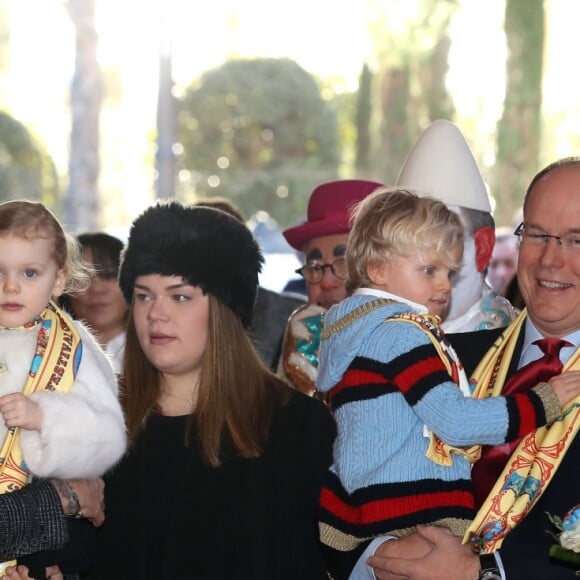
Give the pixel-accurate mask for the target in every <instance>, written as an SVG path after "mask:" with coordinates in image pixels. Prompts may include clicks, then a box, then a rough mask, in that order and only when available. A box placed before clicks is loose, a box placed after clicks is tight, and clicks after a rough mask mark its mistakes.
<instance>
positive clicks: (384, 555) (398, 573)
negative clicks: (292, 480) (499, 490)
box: [337, 158, 580, 580]
mask: <svg viewBox="0 0 580 580" xmlns="http://www.w3.org/2000/svg"><path fill="white" fill-rule="evenodd" d="M523 215H524V221H523V223H522V225H521V226H520V227H519V228H518V230H517V233H518V236H519V237H520V247H519V262H518V282H519V285H520V288H521V291H522V296H523V299H524V301H525V303H526V305H527V318H526V320H525V321H524V322H523V324H522V327H521V331H520V332H519V335H518V336H517V342H516V347H515V350H514V353H513V355H512V358H511V361H510V366H509V367H508V369H509V370H508V374H507V377H508V378H509V377H510V376H511V375H513V373H514V372H515V370H516V369H518V368H521V367H522V366H523V365H525V364H527V363H529V362H530V361H533V360H535V359H538V358H540V357H541V356H542V352H541V351H540V348H538V346H537V345H536V344H534V341H535V340H536V339H540V338H542V337H555V338H561V339H565V340H566V341H568V343H570V345H569V346H566V347H565V348H562V350H561V351H560V355H559V356H560V359H561V361H562V362H563V363H566V362H567V361H568V360H569V359H570V358H571V357H572V355H574V353H575V351H576V350H577V349H578V347H579V346H580V158H567V159H563V160H560V161H558V162H556V163H554V164H551V165H549V166H548V167H546V168H545V169H543V170H542V171H540V172H539V173H538V174H537V175H536V176H535V177H534V179H533V180H532V182H531V184H530V186H529V188H528V190H527V192H526V196H525V199H524V208H523ZM501 332H502V330H501V329H498V330H490V331H479V332H474V333H463V334H461V335H457V337H456V338H457V339H458V340H455V341H454V340H453V338H454V337H453V335H449V338H450V339H451V341H452V343H453V345H454V347H455V348H456V350H457V352H458V354H459V356H460V358H461V359H462V361H463V363H464V366H465V368H466V371H467V372H468V374H470V373H471V372H472V371H473V369H474V368H475V366H476V365H477V362H478V361H479V360H480V359H481V358H482V356H483V355H484V354H485V353H486V352H487V350H488V349H489V347H490V346H491V345H492V344H493V342H494V340H495V339H496V338H497V337H498V336H499V335H500V334H501ZM579 404H580V403H579ZM575 412H576V413H577V409H576V411H575ZM571 439H572V443H571V445H570V446H569V447H568V450H567V452H566V454H565V456H564V457H563V459H562V462H561V464H560V466H559V468H558V469H557V471H556V472H555V475H554V476H553V477H552V479H551V481H550V483H549V485H548V487H547V489H546V491H545V492H544V494H543V495H542V496H541V497H540V499H539V500H538V502H537V504H536V505H535V506H534V507H533V509H532V510H531V512H530V513H529V514H528V515H527V516H526V517H525V518H524V519H523V520H522V521H521V523H520V524H519V525H517V526H516V527H515V528H514V529H513V530H512V531H511V532H510V533H509V534H508V535H507V537H506V539H505V541H504V542H503V545H502V546H501V549H500V550H498V551H497V552H495V553H494V554H492V555H491V557H490V556H488V557H484V558H480V557H479V556H478V555H476V554H474V553H473V551H472V549H471V547H470V546H467V545H461V544H460V541H459V540H458V539H457V538H454V537H453V536H451V535H450V534H449V533H448V532H447V531H446V530H443V529H441V528H429V527H427V528H424V529H421V530H420V531H419V533H416V534H414V535H412V536H409V537H408V538H405V539H402V540H396V541H387V542H384V543H382V544H380V545H379V546H378V547H376V546H372V545H371V546H368V547H367V550H366V551H365V553H364V554H363V555H362V556H361V557H360V559H359V561H358V564H357V567H356V568H355V574H356V575H353V576H352V578H357V579H358V578H364V577H365V573H367V574H370V568H368V567H366V571H365V570H364V568H365V566H364V563H365V562H366V561H367V557H368V556H369V555H370V554H372V551H371V552H370V553H369V550H371V549H372V550H373V551H374V554H375V555H374V556H373V557H371V558H370V560H368V563H369V565H370V566H372V567H373V571H374V573H375V576H376V578H377V579H379V580H385V579H388V580H395V579H397V578H398V579H401V578H409V579H416V580H422V579H427V578H428V579H430V580H438V579H445V580H474V579H476V578H478V579H480V580H499V579H502V580H524V579H526V580H529V579H530V578H550V579H551V580H560V579H561V580H566V579H572V578H577V577H578V576H577V574H576V572H575V570H574V568H571V567H566V566H564V565H562V564H560V563H558V562H556V561H553V560H552V559H550V557H549V555H548V553H549V549H550V546H551V545H552V544H553V543H554V539H553V538H552V537H551V536H550V535H549V534H548V533H547V532H546V530H549V529H550V528H551V524H550V522H549V520H548V516H547V515H546V512H549V513H551V514H554V515H559V516H563V515H564V514H565V513H566V512H567V511H568V510H569V509H570V508H572V507H573V506H574V505H575V504H577V503H578V502H579V501H580V485H579V483H578V475H579V470H578V466H580V437H579V436H578V421H577V422H576V424H575V426H574V427H573V429H572V430H571ZM506 460H507V457H506ZM359 555H360V552H359V553H357V554H352V555H351V557H352V559H356V557H358V556H359ZM341 558H342V562H341V563H340V566H339V568H338V569H339V570H340V571H339V573H338V574H337V577H341V576H343V575H344V576H345V577H347V576H348V572H346V573H345V570H346V569H347V567H345V563H346V562H347V560H348V555H346V554H343V555H342V557H341ZM352 559H351V562H352ZM361 565H362V567H361ZM359 571H361V572H360V574H361V575H357V574H358V573H359ZM366 577H368V578H371V577H372V576H371V575H367V576H366Z"/></svg>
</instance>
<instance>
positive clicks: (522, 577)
mask: <svg viewBox="0 0 580 580" xmlns="http://www.w3.org/2000/svg"><path fill="white" fill-rule="evenodd" d="M500 333H501V330H497V329H496V330H489V331H488V330H482V331H478V332H468V333H462V334H457V335H455V336H454V335H449V339H450V341H451V343H452V344H453V347H454V348H455V350H456V351H457V354H458V355H459V357H460V359H461V360H462V362H463V365H464V366H465V369H466V372H467V374H468V376H469V375H470V374H471V373H472V372H473V370H474V369H475V366H476V365H477V362H478V361H479V359H481V358H482V357H483V355H484V354H485V353H486V351H487V349H488V348H489V346H491V344H493V341H494V340H495V338H497V336H499V334H500ZM523 334H524V333H523V332H522V333H521V335H520V337H518V343H517V345H516V349H515V351H514V356H513V360H512V361H511V362H510V370H509V373H508V376H509V375H511V374H512V373H513V372H514V371H515V369H516V368H517V365H518V361H519V358H520V355H521V351H522V344H523V338H524V337H523ZM579 476H580V438H579V437H578V436H577V437H576V438H575V440H574V442H573V443H572V446H571V447H570V449H569V450H568V453H567V454H566V456H565V457H564V460H563V461H562V463H561V464H560V467H559V469H558V471H557V472H556V474H555V475H554V477H553V479H552V481H551V482H550V485H549V486H548V488H547V489H546V491H545V492H544V494H543V495H542V497H541V498H540V499H539V500H538V503H537V504H536V505H535V506H534V508H533V510H532V511H531V512H530V513H529V514H528V515H527V516H526V518H525V519H524V520H523V521H522V522H521V523H520V524H519V525H518V526H517V527H516V528H515V529H514V530H513V531H512V532H510V534H509V535H508V536H507V538H506V539H505V541H504V543H503V545H502V548H501V550H500V554H501V558H502V562H503V564H504V567H505V572H506V577H507V580H530V579H532V578H538V579H540V578H549V579H550V580H560V579H561V580H567V579H572V578H578V576H576V575H575V571H574V570H573V569H572V568H566V567H564V566H562V565H560V564H558V563H556V562H552V561H550V558H549V556H548V552H549V550H550V546H551V545H552V544H553V543H554V539H553V538H552V537H551V536H550V535H549V534H548V533H547V532H546V530H550V529H551V528H552V526H551V524H550V521H549V520H548V516H547V515H546V512H549V513H551V514H554V515H559V516H563V515H564V514H565V513H566V512H567V511H568V510H569V509H570V508H571V507H572V506H573V505H575V504H577V503H578V502H580V483H579V480H578V479H577V478H578V477H579Z"/></svg>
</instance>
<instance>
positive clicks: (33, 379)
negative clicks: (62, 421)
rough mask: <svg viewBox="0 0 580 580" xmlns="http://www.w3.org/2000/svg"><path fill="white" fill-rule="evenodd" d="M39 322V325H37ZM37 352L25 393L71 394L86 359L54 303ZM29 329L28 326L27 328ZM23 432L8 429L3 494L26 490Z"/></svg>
mask: <svg viewBox="0 0 580 580" xmlns="http://www.w3.org/2000/svg"><path fill="white" fill-rule="evenodd" d="M34 322H36V321H34ZM38 324H40V325H41V326H40V330H39V332H38V339H37V342H36V352H35V355H34V357H33V359H32V364H31V366H30V370H29V371H28V378H27V379H26V382H25V383H24V387H23V389H22V393H23V394H24V395H26V396H30V395H32V394H33V393H36V392H38V391H43V390H44V391H58V392H61V393H67V392H69V391H70V390H71V388H72V385H73V382H74V380H75V376H76V373H77V370H78V366H79V363H80V359H81V355H82V343H81V339H80V337H79V335H78V333H77V330H76V328H75V327H74V325H73V324H72V323H71V321H70V320H69V318H68V317H67V316H66V315H65V314H64V313H63V312H62V310H61V309H60V308H58V306H56V304H54V303H53V302H50V304H49V305H48V306H47V307H46V308H45V310H44V311H43V312H42V314H41V315H40V320H39V321H38ZM27 326H28V325H27ZM19 439H20V429H19V428H18V427H13V428H11V429H8V432H7V433H6V437H5V438H4V442H3V444H2V447H1V448H0V493H7V492H10V491H14V490H16V489H20V488H21V487H24V485H26V483H27V481H28V477H29V475H30V474H29V472H28V469H27V467H26V464H25V463H24V459H23V457H22V450H21V449H20V444H19Z"/></svg>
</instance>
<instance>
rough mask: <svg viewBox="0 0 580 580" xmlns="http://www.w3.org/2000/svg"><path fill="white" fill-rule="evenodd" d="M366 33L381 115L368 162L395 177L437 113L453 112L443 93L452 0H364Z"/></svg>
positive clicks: (389, 178) (383, 176)
mask: <svg viewBox="0 0 580 580" xmlns="http://www.w3.org/2000/svg"><path fill="white" fill-rule="evenodd" d="M369 4H370V6H371V7H372V8H373V9H374V16H373V18H372V21H371V23H370V25H369V33H370V36H371V39H372V42H373V45H374V50H375V53H376V58H377V61H378V63H379V66H378V68H379V70H380V75H381V80H380V83H379V99H380V111H381V121H380V125H379V133H380V135H379V139H378V147H377V151H376V154H375V157H374V160H373V166H374V167H377V168H380V170H381V175H378V176H377V178H378V179H382V180H384V181H385V182H387V183H393V182H394V180H396V178H397V176H398V173H399V169H400V168H401V166H402V164H403V162H404V159H405V156H406V154H407V152H408V150H409V148H410V146H411V144H412V143H413V142H414V141H415V139H416V138H417V137H418V136H419V133H420V132H421V131H422V130H423V129H424V128H425V126H427V125H428V124H429V123H430V122H431V121H433V120H435V119H436V118H440V117H445V118H452V116H453V113H454V109H453V105H452V101H451V98H450V96H449V94H448V93H447V89H446V85H445V77H446V75H447V70H448V63H447V57H448V53H449V38H448V27H449V23H450V21H451V17H452V15H453V13H454V12H455V10H456V8H457V4H458V1H457V0H419V1H418V2H408V0H391V1H390V2H388V3H386V2H382V1H381V0H369Z"/></svg>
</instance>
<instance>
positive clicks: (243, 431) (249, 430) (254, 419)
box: [121, 294, 290, 466]
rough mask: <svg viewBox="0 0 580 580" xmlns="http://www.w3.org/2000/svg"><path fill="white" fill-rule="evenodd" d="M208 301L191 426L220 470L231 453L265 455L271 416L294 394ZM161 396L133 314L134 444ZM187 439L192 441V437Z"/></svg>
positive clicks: (129, 400)
mask: <svg viewBox="0 0 580 580" xmlns="http://www.w3.org/2000/svg"><path fill="white" fill-rule="evenodd" d="M208 297H209V322H208V324H209V331H208V339H207V344H206V348H205V352H204V354H203V356H202V362H201V374H200V379H199V385H198V392H197V403H196V408H195V411H194V415H193V416H192V421H193V420H194V421H195V430H196V435H197V436H196V438H195V439H196V441H197V442H198V444H199V448H200V451H201V454H202V456H203V458H204V459H205V461H206V462H207V463H208V464H210V465H213V466H218V465H220V463H221V461H222V459H223V457H224V453H227V452H228V451H230V452H231V451H233V452H234V453H235V454H237V455H240V456H242V457H257V456H259V455H260V454H261V452H262V449H263V445H264V443H265V441H266V439H267V436H268V430H269V427H270V422H271V419H272V416H273V414H274V412H275V411H276V409H277V408H279V407H280V406H281V405H283V404H284V403H285V402H286V401H287V400H288V399H289V397H290V389H289V387H288V386H287V385H286V384H285V383H284V382H283V381H282V380H281V379H280V378H278V377H277V376H276V375H274V374H273V373H272V372H270V370H269V369H268V368H267V367H266V366H265V365H264V363H263V362H262V360H261V359H260V356H259V355H258V353H257V352H256V348H255V347H254V344H253V343H252V339H251V337H250V335H249V334H248V331H247V330H246V329H245V328H244V326H243V324H242V319H241V318H240V316H239V315H237V314H236V313H235V312H233V310H232V309H231V308H229V307H228V306H226V305H225V304H223V303H222V302H220V300H218V299H217V298H216V297H215V296H213V295H212V294H208ZM161 393H162V383H161V373H160V372H159V371H158V370H157V368H155V367H154V366H153V365H152V364H151V362H150V361H149V360H148V359H147V357H146V356H145V354H144V352H143V350H142V348H141V345H140V344H139V340H138V338H137V333H136V331H135V322H134V319H133V314H132V309H131V314H130V315H129V320H128V325H127V342H126V346H125V359H124V376H123V377H122V378H121V399H122V403H123V407H124V410H125V418H126V421H127V428H128V431H129V438H130V440H131V441H134V440H135V438H136V436H137V435H138V433H139V430H140V429H141V427H142V426H143V424H144V422H145V421H146V420H147V417H148V416H149V415H150V414H151V413H152V412H155V411H156V407H157V401H158V400H159V397H160V395H161ZM192 421H190V428H191V427H192ZM188 433H189V432H188ZM184 437H186V440H188V441H189V437H188V434H185V435H184Z"/></svg>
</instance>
